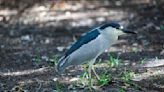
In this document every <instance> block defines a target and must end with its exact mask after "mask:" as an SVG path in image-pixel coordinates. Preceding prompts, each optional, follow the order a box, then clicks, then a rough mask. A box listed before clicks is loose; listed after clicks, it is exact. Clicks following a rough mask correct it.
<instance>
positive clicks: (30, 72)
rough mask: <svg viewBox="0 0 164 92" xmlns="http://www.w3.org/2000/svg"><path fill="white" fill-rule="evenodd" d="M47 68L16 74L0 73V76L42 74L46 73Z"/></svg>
mask: <svg viewBox="0 0 164 92" xmlns="http://www.w3.org/2000/svg"><path fill="white" fill-rule="evenodd" d="M48 70H49V69H48V67H43V68H39V69H30V70H24V71H17V72H7V73H2V72H0V75H1V76H20V75H29V74H33V73H37V72H40V73H43V72H46V71H48Z"/></svg>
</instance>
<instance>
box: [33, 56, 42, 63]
mask: <svg viewBox="0 0 164 92" xmlns="http://www.w3.org/2000/svg"><path fill="white" fill-rule="evenodd" d="M41 61H42V60H41V57H40V56H39V55H38V56H35V57H34V58H33V62H35V63H37V64H39V63H40V62H41Z"/></svg>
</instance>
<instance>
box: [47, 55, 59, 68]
mask: <svg viewBox="0 0 164 92" xmlns="http://www.w3.org/2000/svg"><path fill="white" fill-rule="evenodd" d="M58 61H59V58H58V55H53V56H52V58H50V64H49V65H50V66H54V65H57V63H58Z"/></svg>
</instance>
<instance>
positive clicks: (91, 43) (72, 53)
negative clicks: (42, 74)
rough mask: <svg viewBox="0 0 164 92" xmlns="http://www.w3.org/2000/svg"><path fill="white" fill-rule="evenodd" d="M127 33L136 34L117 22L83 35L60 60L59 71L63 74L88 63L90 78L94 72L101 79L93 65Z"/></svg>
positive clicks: (106, 24)
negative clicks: (72, 67) (71, 68)
mask: <svg viewBox="0 0 164 92" xmlns="http://www.w3.org/2000/svg"><path fill="white" fill-rule="evenodd" d="M125 33H131V34H136V33H135V32H134V31H132V30H128V29H126V28H124V27H123V26H122V25H120V24H119V23H117V22H108V23H104V24H102V25H100V26H98V27H96V28H94V29H92V30H91V31H89V32H87V33H85V34H83V35H82V36H81V37H80V38H79V39H78V40H77V41H76V42H75V43H74V44H73V45H72V46H71V47H70V48H69V49H68V50H67V51H66V53H65V54H64V55H63V56H62V57H61V58H60V59H59V62H58V64H57V71H58V72H59V73H63V72H64V71H65V69H66V68H68V67H70V66H77V65H82V64H85V63H88V64H89V67H88V68H89V69H88V72H89V76H91V70H93V72H94V73H95V75H96V77H97V78H98V79H99V76H98V75H97V74H96V72H95V70H94V68H93V64H94V63H95V61H96V59H97V57H98V56H100V55H101V54H102V53H103V52H104V51H105V50H107V49H108V48H110V46H111V45H113V44H115V43H116V42H117V40H118V36H120V35H123V34H125Z"/></svg>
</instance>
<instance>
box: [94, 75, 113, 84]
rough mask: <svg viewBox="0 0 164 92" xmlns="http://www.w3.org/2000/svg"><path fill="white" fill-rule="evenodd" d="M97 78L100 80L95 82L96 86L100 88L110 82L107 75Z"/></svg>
mask: <svg viewBox="0 0 164 92" xmlns="http://www.w3.org/2000/svg"><path fill="white" fill-rule="evenodd" d="M99 77H100V79H99V80H97V84H98V85H99V86H100V87H101V86H105V85H107V84H108V83H109V81H111V77H110V75H109V74H108V73H103V74H101V75H100V76H99Z"/></svg>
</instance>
